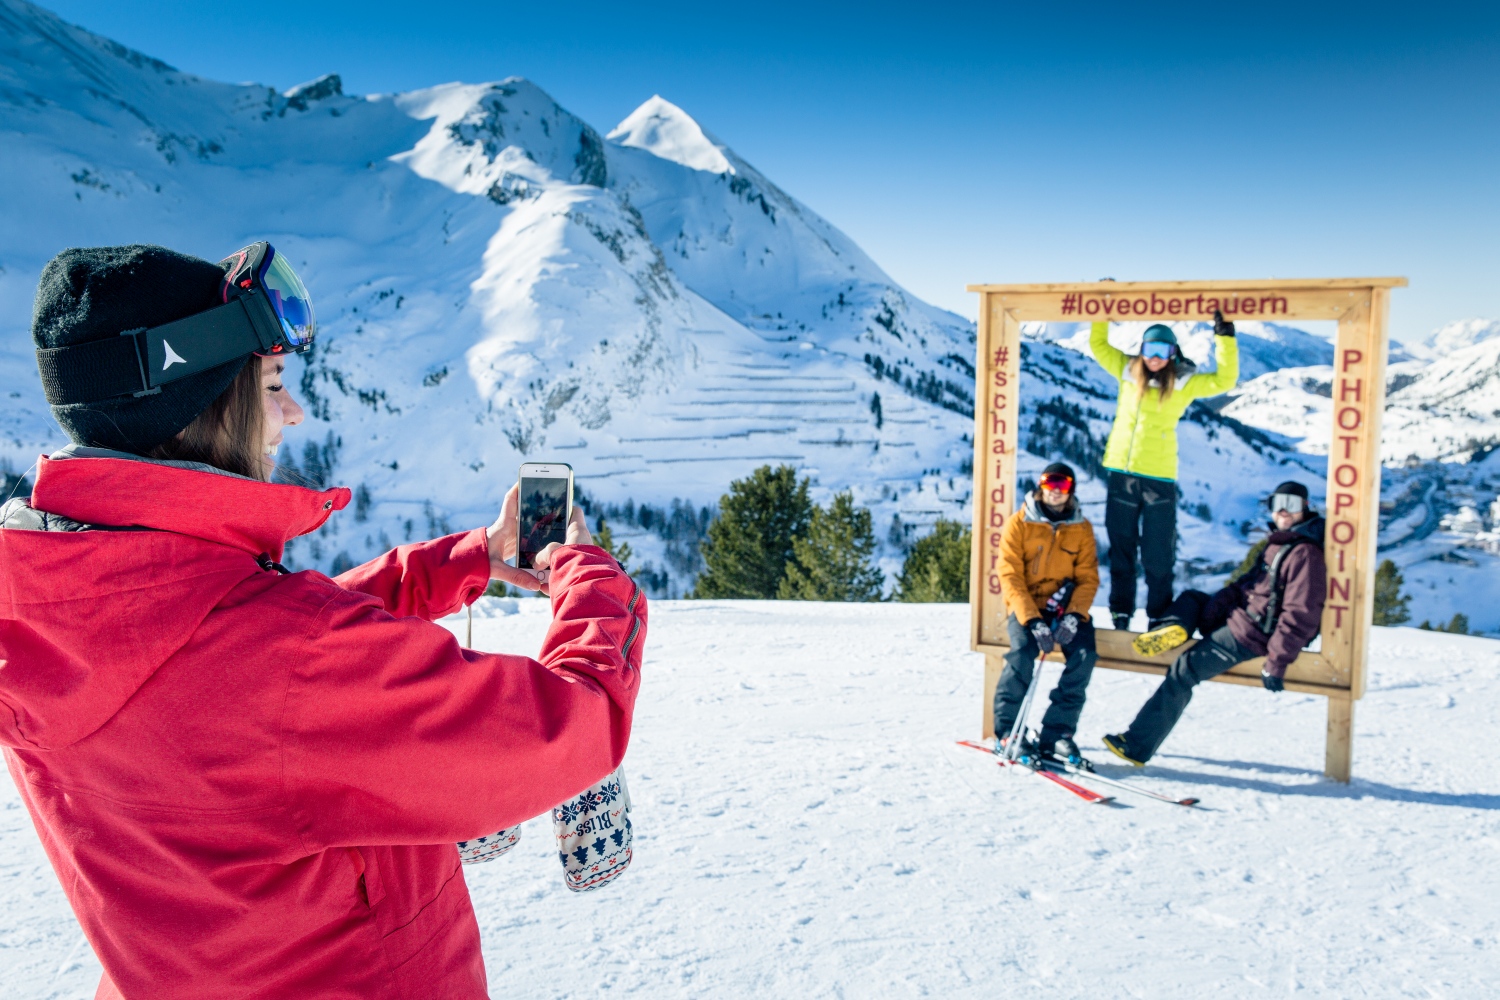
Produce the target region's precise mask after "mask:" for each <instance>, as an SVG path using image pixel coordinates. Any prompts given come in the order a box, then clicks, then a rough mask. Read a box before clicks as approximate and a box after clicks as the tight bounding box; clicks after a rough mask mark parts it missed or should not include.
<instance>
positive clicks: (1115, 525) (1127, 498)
mask: <svg viewBox="0 0 1500 1000" xmlns="http://www.w3.org/2000/svg"><path fill="white" fill-rule="evenodd" d="M1104 530H1105V531H1107V532H1108V533H1109V611H1110V614H1116V615H1118V614H1126V615H1128V614H1133V613H1134V612H1135V554H1136V550H1137V549H1139V550H1140V553H1141V568H1142V569H1143V570H1144V571H1145V573H1146V617H1148V618H1152V619H1156V618H1160V617H1161V616H1162V615H1164V614H1166V611H1167V605H1169V604H1171V603H1172V567H1173V563H1174V562H1175V561H1176V558H1177V552H1176V548H1177V484H1176V483H1174V482H1171V481H1170V480H1166V479H1148V478H1146V477H1145V476H1132V475H1130V474H1129V473H1125V472H1115V471H1114V470H1113V469H1111V470H1110V473H1109V501H1108V503H1107V504H1106V505H1105V508H1104Z"/></svg>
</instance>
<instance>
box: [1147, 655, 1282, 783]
mask: <svg viewBox="0 0 1500 1000" xmlns="http://www.w3.org/2000/svg"><path fill="white" fill-rule="evenodd" d="M1259 655H1260V654H1259V653H1256V652H1255V651H1254V650H1253V649H1246V648H1245V647H1244V646H1241V645H1240V644H1239V643H1238V642H1237V641H1236V640H1235V638H1234V633H1233V632H1230V631H1229V627H1228V626H1224V627H1222V628H1219V629H1216V630H1214V631H1213V632H1211V633H1209V634H1208V636H1207V637H1206V638H1204V639H1203V641H1201V642H1199V643H1198V644H1197V645H1196V646H1194V647H1193V648H1192V649H1189V650H1188V651H1187V652H1185V653H1183V654H1182V655H1181V656H1179V657H1177V659H1176V660H1174V661H1172V665H1171V666H1170V667H1168V668H1167V676H1166V678H1165V679H1163V680H1162V682H1161V687H1159V688H1157V689H1156V693H1155V694H1153V695H1152V696H1151V697H1150V698H1149V699H1147V701H1146V704H1144V705H1142V706H1141V710H1140V711H1139V712H1137V713H1136V714H1135V721H1134V722H1132V723H1131V724H1130V728H1129V729H1127V730H1126V731H1125V747H1126V750H1127V751H1128V752H1129V754H1130V757H1131V758H1132V759H1133V760H1138V761H1140V762H1141V763H1142V764H1144V763H1145V762H1146V761H1148V760H1150V759H1151V756H1152V755H1153V754H1154V753H1156V750H1157V748H1158V747H1160V746H1161V744H1162V741H1163V740H1165V739H1166V738H1167V734H1168V733H1170V732H1171V731H1172V727H1173V726H1175V725H1177V720H1178V719H1180V718H1182V712H1183V710H1184V709H1185V708H1187V706H1188V702H1190V701H1192V700H1193V688H1195V687H1197V686H1198V685H1199V684H1201V683H1203V682H1204V681H1206V680H1208V679H1209V678H1211V677H1217V676H1219V675H1220V674H1222V673H1224V671H1226V670H1228V669H1229V668H1230V667H1232V666H1234V665H1235V664H1236V663H1243V662H1245V661H1246V660H1250V659H1254V658H1255V657H1256V656H1259Z"/></svg>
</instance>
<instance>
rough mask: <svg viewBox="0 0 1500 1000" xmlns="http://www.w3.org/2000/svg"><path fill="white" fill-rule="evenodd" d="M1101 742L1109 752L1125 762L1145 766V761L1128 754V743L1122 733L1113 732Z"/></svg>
mask: <svg viewBox="0 0 1500 1000" xmlns="http://www.w3.org/2000/svg"><path fill="white" fill-rule="evenodd" d="M1103 742H1104V745H1105V747H1106V748H1108V750H1109V752H1110V753H1112V754H1114V755H1115V756H1116V757H1118V758H1120V759H1121V760H1123V761H1124V762H1125V763H1127V764H1134V765H1135V766H1136V767H1145V766H1146V762H1145V761H1143V760H1136V759H1135V758H1134V757H1132V756H1130V745H1129V744H1128V743H1126V742H1125V734H1124V733H1114V734H1112V735H1109V736H1106V737H1104V741H1103Z"/></svg>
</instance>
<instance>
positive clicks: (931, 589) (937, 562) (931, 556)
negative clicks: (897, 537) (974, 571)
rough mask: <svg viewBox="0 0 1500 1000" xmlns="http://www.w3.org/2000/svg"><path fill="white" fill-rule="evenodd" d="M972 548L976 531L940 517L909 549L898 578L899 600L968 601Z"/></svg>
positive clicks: (897, 591) (897, 592) (897, 595)
mask: <svg viewBox="0 0 1500 1000" xmlns="http://www.w3.org/2000/svg"><path fill="white" fill-rule="evenodd" d="M972 551H973V532H971V531H970V530H969V527H968V525H966V524H962V523H960V522H958V521H949V520H947V519H945V518H938V521H937V523H936V524H934V525H933V526H932V532H931V533H930V534H928V535H927V537H925V538H923V539H921V540H920V541H918V542H917V543H916V544H915V545H913V546H912V547H911V551H910V552H909V553H907V556H906V562H905V563H903V564H902V566H901V576H900V577H898V578H897V580H896V595H895V596H896V600H898V601H911V602H944V603H963V602H967V601H968V599H969V561H970V558H971V553H972Z"/></svg>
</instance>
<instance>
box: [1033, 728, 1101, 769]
mask: <svg viewBox="0 0 1500 1000" xmlns="http://www.w3.org/2000/svg"><path fill="white" fill-rule="evenodd" d="M1042 756H1043V757H1045V758H1046V759H1047V760H1049V761H1051V762H1053V763H1054V764H1061V765H1063V766H1064V767H1066V768H1070V769H1072V770H1075V771H1092V770H1093V769H1094V765H1093V764H1092V763H1090V761H1089V759H1088V758H1087V757H1085V756H1084V755H1083V754H1081V753H1079V752H1078V744H1077V743H1074V742H1073V741H1072V740H1071V739H1069V738H1068V737H1066V736H1064V737H1063V738H1062V739H1060V740H1058V741H1057V742H1056V743H1053V744H1052V749H1050V750H1044V751H1043V752H1042Z"/></svg>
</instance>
